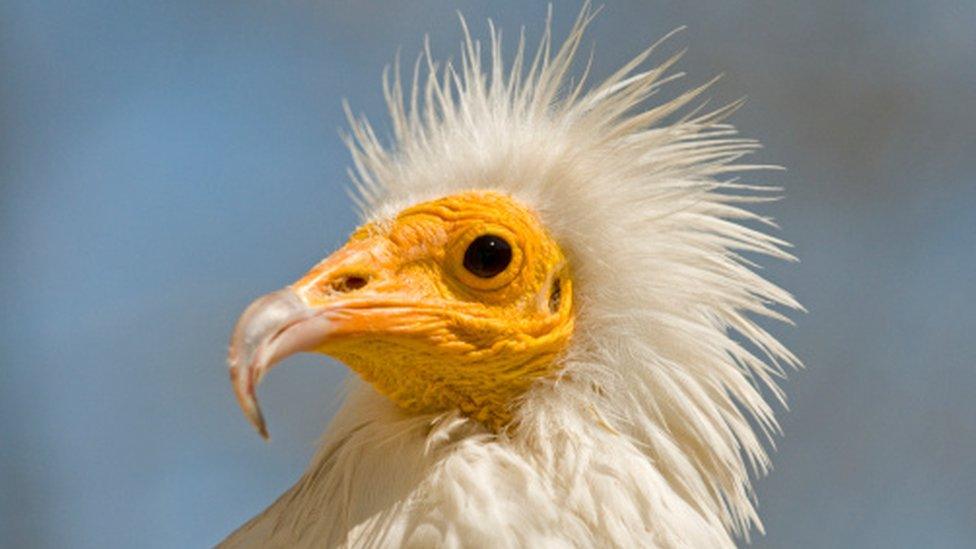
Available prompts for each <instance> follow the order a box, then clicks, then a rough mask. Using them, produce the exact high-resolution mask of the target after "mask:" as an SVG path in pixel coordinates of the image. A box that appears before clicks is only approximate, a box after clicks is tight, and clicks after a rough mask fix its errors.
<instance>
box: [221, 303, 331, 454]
mask: <svg viewBox="0 0 976 549" xmlns="http://www.w3.org/2000/svg"><path fill="white" fill-rule="evenodd" d="M325 313H327V311H323V310H316V309H312V308H310V307H308V306H307V305H305V303H304V302H303V301H302V300H301V298H299V296H298V295H297V294H295V292H293V291H292V290H291V289H289V288H285V289H282V290H278V291H276V292H272V293H270V294H268V295H266V296H264V297H261V298H259V299H258V300H256V301H255V302H254V303H252V304H251V305H250V306H248V308H247V309H246V310H245V311H244V314H243V315H241V318H240V320H238V322H237V326H235V328H234V333H233V335H232V336H231V340H230V348H229V350H228V354H227V363H228V366H229V367H230V380H231V385H232V386H233V388H234V394H235V395H236V396H237V402H238V404H240V406H241V410H243V412H244V416H245V417H247V419H248V421H249V422H251V425H253V426H254V428H255V429H257V431H258V433H259V434H260V435H261V437H262V438H264V439H267V438H268V430H267V426H266V425H265V422H264V416H263V415H262V414H261V408H260V407H259V406H258V401H257V395H256V390H257V385H258V382H260V381H261V378H263V377H264V374H266V373H267V371H268V370H269V369H271V368H272V367H273V366H274V365H275V364H277V363H278V362H280V361H281V360H283V359H284V358H286V357H288V356H290V355H292V354H295V353H299V352H306V351H312V350H314V349H316V347H318V346H319V345H320V344H321V343H322V342H323V341H325V340H326V339H327V338H328V336H329V334H330V333H331V331H332V324H331V321H330V320H329V318H328V314H325Z"/></svg>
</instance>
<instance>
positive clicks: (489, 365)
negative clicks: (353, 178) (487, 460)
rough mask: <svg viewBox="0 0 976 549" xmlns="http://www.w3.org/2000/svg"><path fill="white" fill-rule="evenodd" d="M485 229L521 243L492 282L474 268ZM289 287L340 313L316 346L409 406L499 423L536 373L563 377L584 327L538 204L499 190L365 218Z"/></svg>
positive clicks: (316, 304) (315, 304)
mask: <svg viewBox="0 0 976 549" xmlns="http://www.w3.org/2000/svg"><path fill="white" fill-rule="evenodd" d="M483 235H493V236H496V237H501V238H502V239H504V240H505V241H506V242H507V243H508V244H509V245H510V247H511V261H510V263H509V264H508V266H507V267H506V268H505V269H504V270H503V271H502V272H500V273H498V274H496V275H494V276H491V277H487V278H486V277H484V276H477V275H476V274H474V273H472V272H470V271H469V270H468V269H467V268H466V267H465V265H464V263H465V261H464V257H465V252H466V251H467V249H468V247H469V245H470V244H471V243H472V241H474V240H475V239H476V238H478V237H479V236H483ZM481 274H482V275H484V274H485V273H481ZM290 288H291V290H292V291H293V292H294V293H295V294H296V295H297V296H298V297H299V299H300V300H301V301H302V302H303V303H304V304H305V305H306V306H307V307H309V308H311V309H314V310H327V311H329V314H330V316H329V318H330V320H331V321H332V323H333V324H332V328H331V333H330V334H329V336H328V337H327V338H325V340H324V341H323V342H322V343H321V345H319V346H318V347H316V348H315V349H314V350H315V351H317V352H321V353H324V354H327V355H330V356H332V357H335V358H336V359H338V360H340V361H342V362H344V363H345V364H346V365H347V366H349V367H350V368H351V369H352V370H354V371H355V372H356V373H357V374H359V375H360V376H361V377H362V378H363V379H364V380H366V381H367V382H369V383H371V384H372V385H373V386H374V387H375V388H376V389H377V390H378V391H379V392H380V393H382V394H384V395H386V396H387V397H389V398H390V399H391V400H392V401H393V402H395V403H396V404H397V405H398V406H400V407H401V408H403V409H405V410H408V411H412V412H436V411H447V410H452V409H457V410H460V411H461V412H462V413H464V414H465V415H467V416H469V417H472V418H474V419H476V420H478V421H480V422H482V423H483V424H485V425H486V426H488V427H489V428H490V429H492V430H496V431H497V430H500V429H502V428H504V426H506V425H507V424H509V423H510V422H511V419H512V412H513V406H515V405H516V403H517V401H518V398H519V397H520V396H521V395H523V394H524V393H525V391H526V390H527V389H528V387H529V386H530V385H531V384H532V382H533V381H535V380H536V379H538V378H540V377H545V376H550V375H552V374H553V373H555V371H556V369H557V361H556V358H557V356H558V355H559V354H560V353H561V352H562V351H564V350H565V348H566V347H567V345H568V342H569V339H570V337H571V335H572V332H573V314H572V310H573V305H572V296H573V292H572V280H571V278H570V273H569V269H568V265H567V264H566V259H565V257H564V256H563V253H562V251H561V250H560V249H559V247H558V246H557V245H556V243H555V242H554V241H553V240H552V238H550V237H549V236H548V235H547V234H546V232H545V230H544V228H543V227H542V225H541V223H540V222H539V220H538V219H537V217H536V216H535V215H534V214H533V213H532V212H530V211H529V210H527V209H525V208H524V207H522V206H520V205H518V204H517V203H516V202H514V201H513V200H511V199H510V198H508V197H506V196H503V195H500V194H496V193H489V192H470V193H464V194H459V195H453V196H449V197H446V198H442V199H439V200H434V201H431V202H425V203H422V204H419V205H416V206H413V207H411V208H409V209H406V210H404V211H402V212H401V213H400V214H399V215H398V216H397V217H396V218H395V219H394V220H393V221H392V222H389V223H385V224H382V225H381V224H367V225H364V226H362V227H360V228H359V229H358V230H356V231H355V233H353V235H352V236H351V238H350V239H349V241H348V242H347V243H346V244H345V246H343V247H342V248H341V249H339V250H338V251H336V252H335V253H334V254H333V255H331V256H330V257H328V258H327V259H325V260H324V261H322V262H321V263H320V264H318V265H317V266H315V267H314V268H313V269H312V270H311V271H310V272H309V273H307V274H306V275H305V276H304V277H302V278H301V279H300V280H298V281H297V282H296V283H294V284H293V285H292V286H291V287H290Z"/></svg>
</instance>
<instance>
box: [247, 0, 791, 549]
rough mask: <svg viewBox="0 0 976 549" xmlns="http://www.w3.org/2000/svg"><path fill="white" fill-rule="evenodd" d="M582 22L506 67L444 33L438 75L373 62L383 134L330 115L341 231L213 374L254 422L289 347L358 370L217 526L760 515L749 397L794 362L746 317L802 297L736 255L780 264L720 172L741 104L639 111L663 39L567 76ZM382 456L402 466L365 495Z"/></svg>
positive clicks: (253, 318)
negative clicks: (348, 223) (594, 75)
mask: <svg viewBox="0 0 976 549" xmlns="http://www.w3.org/2000/svg"><path fill="white" fill-rule="evenodd" d="M592 17H593V13H592V11H591V10H590V9H589V8H588V7H586V8H584V10H583V12H582V14H581V15H580V17H579V19H578V20H577V22H576V24H575V26H574V27H573V28H572V30H571V31H570V33H569V36H568V38H567V39H566V40H565V42H563V43H562V45H561V46H558V47H553V46H552V44H551V40H550V33H549V31H548V25H547V30H546V32H545V34H544V36H543V38H542V40H541V43H540V45H539V46H538V49H537V50H536V51H535V52H534V53H527V52H526V50H527V48H526V46H525V40H524V39H523V38H519V40H518V41H517V45H516V47H515V50H514V54H513V55H512V56H510V59H511V63H510V64H508V63H506V62H505V59H506V57H505V55H503V53H502V38H501V33H500V32H497V31H496V30H495V29H494V28H491V29H490V36H489V40H488V42H487V43H486V44H484V45H483V44H482V43H481V42H479V41H477V40H474V39H472V38H471V37H470V35H469V34H468V31H467V28H466V27H465V28H464V30H465V36H466V39H465V41H464V43H463V45H462V52H461V56H460V59H459V63H458V64H457V65H455V64H452V63H446V64H438V63H437V62H436V61H434V59H433V57H432V56H431V55H430V53H429V50H428V51H426V52H425V53H424V54H423V55H421V56H420V57H419V58H418V59H417V62H416V64H415V65H414V66H413V70H412V73H413V77H412V79H407V84H404V80H403V79H401V77H400V70H399V64H397V66H396V67H395V68H394V69H393V70H392V71H389V72H388V73H387V74H386V75H385V76H384V89H385V92H386V99H387V103H388V106H389V110H390V114H391V123H390V126H389V127H390V133H391V136H390V138H389V139H383V140H381V139H380V138H378V137H377V135H376V133H375V132H374V130H373V129H372V127H371V126H370V124H369V123H368V122H366V120H365V119H363V118H361V117H357V116H353V115H352V114H350V115H349V118H350V124H351V132H350V133H349V135H348V144H349V146H350V149H351V151H352V158H353V163H354V166H355V168H354V170H352V171H351V172H350V173H351V175H352V178H353V180H354V183H355V193H354V195H355V201H356V203H357V205H358V206H359V208H360V211H361V213H362V225H361V226H360V227H359V228H358V229H356V230H355V231H354V232H353V233H352V235H351V236H350V237H349V240H348V242H346V244H345V245H343V246H342V247H341V248H339V249H338V250H337V251H335V252H334V253H333V254H332V255H329V256H328V257H326V258H324V259H320V258H310V263H314V262H317V263H315V265H314V266H313V267H311V270H309V271H308V272H307V273H305V274H301V273H296V275H295V279H294V282H292V283H291V284H290V285H288V286H286V287H285V288H284V289H281V290H278V291H275V292H273V293H270V294H268V295H266V296H264V297H262V298H260V299H258V300H257V301H255V302H254V303H253V304H252V305H251V306H250V307H248V308H247V310H246V311H245V312H244V314H243V316H242V317H241V319H240V321H239V323H238V325H237V327H236V328H235V330H234V332H233V336H232V340H231V346H230V354H229V364H230V375H231V380H232V383H233V387H234V391H235V393H236V395H237V398H238V400H239V402H240V405H241V407H242V408H243V410H244V413H245V414H246V416H247V417H248V419H249V420H250V421H251V422H252V423H253V424H254V426H255V427H256V428H257V430H258V431H259V432H260V433H261V434H262V435H264V436H266V435H267V431H266V428H265V421H264V419H263V417H262V414H261V412H260V409H259V408H258V405H257V401H256V397H255V390H256V388H257V385H258V382H259V381H260V380H261V378H262V377H263V376H264V375H265V373H266V372H267V371H268V370H269V369H270V368H271V367H272V366H273V365H275V364H277V363H279V362H280V361H281V360H283V359H284V358H286V357H288V356H289V355H291V354H294V353H297V352H312V353H322V354H325V355H329V356H331V357H334V358H335V359H338V360H339V361H341V362H342V363H344V364H345V365H346V366H348V367H349V369H350V370H351V371H352V372H354V374H355V377H357V378H358V380H359V381H356V382H353V384H352V387H351V389H350V391H351V394H350V395H349V397H348V399H347V403H346V404H345V406H344V408H343V409H342V410H341V411H340V412H339V415H338V418H339V419H337V420H336V423H334V424H333V426H332V427H331V428H330V431H329V432H328V434H327V435H326V440H325V442H324V443H323V450H321V451H320V452H319V454H318V455H317V456H316V458H315V459H314V460H313V463H312V465H311V466H310V468H309V471H308V472H307V473H306V474H305V476H304V477H303V478H302V480H300V481H299V483H298V484H296V486H295V487H294V488H293V489H292V492H290V494H291V495H290V496H289V497H287V498H282V499H281V500H279V502H277V503H275V505H274V506H272V508H270V509H269V510H268V511H266V512H265V514H264V515H262V516H260V517H258V518H257V519H255V520H254V521H252V523H249V526H246V527H245V528H244V529H243V530H242V531H241V532H243V533H250V534H253V535H257V534H256V533H255V532H258V531H259V530H260V531H263V532H265V534H266V536H267V538H262V539H271V537H272V536H286V537H284V538H280V539H281V540H285V541H287V542H288V543H291V542H294V541H296V540H298V539H300V538H299V536H314V537H315V539H317V540H331V541H334V542H336V543H339V542H342V541H343V540H345V541H346V542H348V541H349V540H351V539H352V540H359V541H362V542H364V544H367V543H366V542H367V541H368V542H376V541H377V540H380V541H387V542H391V543H393V544H400V543H406V542H407V541H410V540H414V541H417V540H420V541H421V542H424V543H422V545H424V546H426V545H427V544H426V541H431V540H433V542H434V543H433V544H434V545H436V544H438V543H445V544H448V545H449V541H451V540H453V541H454V542H458V543H464V542H466V541H467V542H470V541H472V540H475V541H477V540H492V541H498V540H502V541H505V540H507V541H509V542H512V543H513V544H515V545H521V544H528V545H530V546H531V545H535V544H537V543H542V542H552V541H553V540H564V541H565V540H569V541H570V544H573V542H575V543H576V544H583V545H589V544H593V543H595V544H598V545H599V544H602V543H604V542H606V543H616V544H618V545H622V546H634V544H643V542H645V541H648V540H650V542H651V544H657V545H661V546H688V545H691V546H701V545H704V546H730V545H732V543H733V541H732V539H733V538H734V537H735V536H736V535H747V534H748V531H749V529H750V527H752V526H759V525H760V521H759V518H758V516H757V513H756V511H755V507H754V501H753V499H754V498H753V496H752V490H751V487H750V475H751V474H756V473H762V472H764V471H765V470H766V468H767V466H768V463H769V461H768V457H767V453H766V451H765V449H764V439H765V438H767V437H769V436H770V435H771V434H772V433H774V432H776V431H777V430H778V427H777V424H776V420H775V418H774V416H773V411H772V409H771V407H770V406H769V404H768V403H767V401H766V400H765V399H764V394H769V395H772V396H773V397H774V398H779V399H782V393H781V391H780V389H779V388H778V387H777V385H776V383H775V378H776V377H778V376H780V375H782V373H783V366H791V365H797V364H798V362H797V360H796V358H795V357H794V356H793V355H792V354H791V353H790V352H789V351H788V350H787V349H786V348H785V347H784V346H783V345H781V344H780V343H779V342H778V341H777V340H776V339H775V338H774V337H773V336H772V335H770V334H769V333H768V332H767V331H766V329H765V328H764V327H763V326H761V324H760V322H759V319H761V318H762V317H768V318H773V319H779V320H786V317H785V316H784V314H783V310H784V309H789V308H799V305H798V304H797V302H796V301H795V300H794V299H793V298H792V297H791V296H790V295H789V294H788V293H787V292H786V291H784V290H782V289H780V288H779V287H777V286H776V285H775V284H773V283H771V282H769V281H767V280H766V279H764V278H763V277H762V276H760V275H759V274H758V273H757V272H756V265H755V263H754V262H755V261H756V260H758V259H759V258H760V257H761V256H763V255H765V256H772V257H775V258H781V259H791V256H790V254H789V253H788V252H787V251H785V247H786V246H787V245H786V243H785V242H783V241H781V240H779V239H777V238H776V237H773V236H770V235H769V234H767V232H765V230H764V228H766V227H768V226H770V225H771V224H772V222H771V221H770V220H769V219H768V218H766V217H763V216H762V215H760V214H758V213H754V212H753V210H752V209H750V206H751V205H754V204H757V203H761V202H765V201H769V200H772V199H774V198H775V196H773V195H771V194H770V191H771V190H772V191H775V190H776V189H770V188H767V187H763V186H760V185H757V184H754V183H750V182H747V181H742V180H740V179H739V177H740V176H741V174H742V173H747V172H750V171H752V170H756V169H762V168H766V167H767V166H763V165H756V164H749V163H746V162H743V160H742V159H743V158H744V157H745V156H747V155H748V154H750V153H752V152H753V151H755V150H756V149H757V148H758V145H757V143H756V142H755V141H753V140H751V139H747V138H743V137H740V136H739V135H738V134H737V133H736V131H735V129H734V128H733V127H732V126H731V125H729V123H728V122H727V120H728V117H729V115H730V114H731V113H732V112H733V111H734V110H735V109H736V108H737V107H738V106H739V104H738V103H735V104H732V105H728V106H725V107H720V108H717V109H709V108H707V107H706V106H705V102H704V101H702V100H701V96H702V93H703V92H704V91H705V89H706V88H707V86H708V85H709V84H710V83H708V84H705V85H702V86H698V87H695V88H693V89H691V90H690V91H686V92H684V93H680V94H672V97H671V98H670V99H668V100H665V101H658V102H657V103H655V102H654V101H653V96H655V95H656V94H658V93H659V92H661V91H662V89H664V88H665V85H666V84H668V83H671V82H672V81H673V80H675V79H676V78H677V77H679V76H680V74H677V73H673V72H672V67H673V66H674V65H675V63H676V62H677V61H678V59H679V57H680V54H678V55H674V56H671V57H667V58H664V59H663V60H662V61H661V62H659V63H658V64H657V65H652V66H647V65H648V64H649V63H648V60H649V59H650V58H652V56H654V55H655V51H656V50H657V48H656V46H657V44H655V46H652V47H650V48H648V49H647V50H646V51H644V52H642V53H640V54H639V55H637V57H636V58H634V59H633V60H632V61H630V62H629V63H627V64H626V65H625V66H623V67H622V68H621V69H620V70H618V71H617V72H615V73H613V74H612V75H611V76H609V77H608V78H607V79H606V80H604V81H603V82H600V83H597V84H595V85H592V86H591V85H589V83H588V80H587V78H586V73H587V72H588V66H587V67H585V68H584V67H580V69H582V76H581V77H578V78H575V79H571V78H570V77H569V76H568V75H569V74H570V72H572V70H573V69H574V67H575V66H576V65H575V64H574V59H575V54H576V53H577V50H578V48H579V46H580V42H581V39H582V36H583V31H584V29H585V28H586V26H587V24H588V23H589V22H590V20H591V19H592ZM462 24H463V21H462ZM347 112H348V109H347ZM379 409H382V411H377V410H379ZM391 440H400V441H401V442H402V444H401V443H397V444H401V445H400V446H395V447H396V448H399V450H396V451H395V452H394V451H392V450H390V448H393V447H392V446H389V445H390V444H393V443H392V442H390V441H391ZM410 441H420V442H418V444H416V445H413V446H410V444H412V442H410ZM407 447H410V448H414V447H416V448H418V449H417V450H416V452H415V454H410V455H413V456H414V457H413V458H410V459H407V458H406V457H404V456H406V455H407V454H409V452H408V451H407V450H404V448H407ZM401 459H402V461H398V460H401ZM384 460H385V461H384ZM383 463H386V466H387V467H392V468H394V469H397V468H400V470H401V472H402V471H406V470H410V471H414V473H411V474H410V475H407V477H403V478H411V479H413V480H410V481H399V480H398V481H397V482H392V481H391V482H390V483H386V484H384V482H385V481H383V477H384V475H386V473H382V472H379V471H382V470H384V469H383V468H382V467H383V465H382V464H383ZM403 474H406V473H403ZM411 475H412V476H411ZM364 494H365V495H364ZM262 517H263V518H262ZM262 521H270V523H271V524H272V526H270V527H268V528H267V529H265V530H261V528H259V526H258V525H260V524H262ZM431 525H433V526H431ZM431 529H433V530H431ZM282 532H286V533H287V532H292V534H282ZM431 532H434V533H433V534H432V533H431ZM240 535H244V534H240ZM287 535H291V536H292V537H287ZM357 536H358V537H357ZM411 536H413V537H411ZM417 536H419V537H417ZM425 536H434V537H425ZM452 536H453V537H452ZM301 539H305V538H301ZM425 540H426V541H425ZM486 542H487V541H486ZM489 545H491V543H489ZM503 545H504V544H503Z"/></svg>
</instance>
